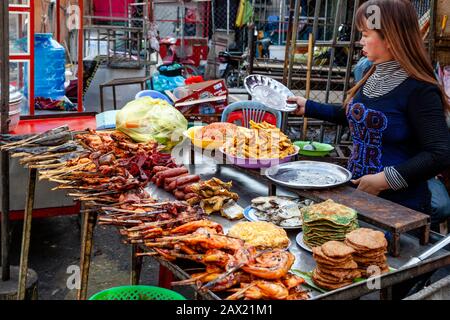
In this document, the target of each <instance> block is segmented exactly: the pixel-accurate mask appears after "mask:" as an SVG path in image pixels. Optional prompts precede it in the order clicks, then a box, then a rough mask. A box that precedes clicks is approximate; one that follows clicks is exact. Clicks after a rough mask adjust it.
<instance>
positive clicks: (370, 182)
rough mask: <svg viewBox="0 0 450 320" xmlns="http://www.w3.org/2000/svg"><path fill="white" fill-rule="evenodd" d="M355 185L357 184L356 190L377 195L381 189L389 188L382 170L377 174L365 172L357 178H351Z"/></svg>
mask: <svg viewBox="0 0 450 320" xmlns="http://www.w3.org/2000/svg"><path fill="white" fill-rule="evenodd" d="M351 182H352V183H353V184H355V185H358V188H357V189H358V190H361V191H364V192H367V193H370V194H373V195H375V196H377V195H378V194H380V192H381V191H384V190H387V189H389V188H390V187H389V184H388V183H387V180H386V176H385V175H384V172H379V173H377V174H367V175H365V176H362V177H361V178H359V179H356V180H351Z"/></svg>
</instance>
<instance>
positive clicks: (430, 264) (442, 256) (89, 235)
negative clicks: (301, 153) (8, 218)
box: [19, 132, 450, 300]
mask: <svg viewBox="0 0 450 320" xmlns="http://www.w3.org/2000/svg"><path fill="white" fill-rule="evenodd" d="M79 133H80V132H79ZM74 134H75V133H74ZM187 150H189V148H188V149H187ZM185 156H189V155H188V154H186V155H185ZM185 158H186V157H185ZM225 170H226V171H225ZM188 171H189V172H190V173H191V174H199V175H200V177H201V179H204V180H206V179H210V178H212V177H215V178H219V179H221V180H223V181H233V191H234V192H237V194H238V195H239V201H238V203H240V204H241V205H242V206H246V205H248V204H249V203H250V201H251V199H252V198H254V197H257V196H261V195H264V194H275V192H276V190H275V187H274V185H272V184H271V183H269V182H268V181H267V180H266V179H262V178H261V177H262V176H261V175H260V172H259V171H256V170H249V169H243V168H239V167H237V166H235V165H223V166H221V169H220V170H218V171H216V172H215V173H211V172H210V171H209V172H208V173H203V172H202V168H201V167H198V166H194V165H190V166H189V168H188ZM37 174H38V169H35V168H31V169H29V179H28V192H27V206H26V211H25V218H24V219H25V225H24V231H25V232H24V233H23V241H22V257H21V271H22V272H21V274H22V275H23V276H22V278H21V286H20V287H19V292H21V293H22V292H23V290H25V286H24V284H25V283H26V274H27V269H28V261H27V256H28V248H29V239H30V235H31V229H30V226H31V217H32V214H33V202H34V192H35V182H36V177H37ZM267 184H268V185H269V188H268V189H265V188H264V185H267ZM248 185H251V186H253V187H252V188H248ZM282 190H283V191H284V192H286V191H287V192H294V193H296V194H297V195H299V196H300V197H301V198H303V199H305V198H306V199H311V200H313V201H321V200H325V199H328V198H331V199H334V200H336V201H340V202H341V203H343V204H344V205H348V206H351V207H353V208H355V209H356V210H358V212H359V220H360V225H361V226H370V227H371V228H373V227H374V226H375V227H377V228H378V229H381V230H383V231H393V232H394V233H395V232H397V234H399V233H400V232H404V231H408V230H411V229H414V228H422V229H423V230H425V231H423V230H422V231H423V232H424V233H423V235H422V239H421V240H422V242H421V245H419V241H417V240H416V239H414V237H412V236H411V235H408V234H405V235H403V236H402V237H398V238H396V239H394V240H395V241H394V242H395V243H394V245H393V246H391V253H392V254H391V256H390V257H388V264H389V266H390V267H391V268H394V269H393V270H392V271H391V272H389V273H387V274H383V275H382V276H381V277H380V281H381V282H380V285H379V286H378V287H377V288H376V290H381V289H383V290H382V298H386V297H389V296H390V291H389V290H390V289H389V288H390V287H392V286H393V285H396V284H398V283H400V282H402V281H404V280H405V279H409V278H411V277H415V276H419V275H421V274H424V273H427V272H430V271H433V270H436V269H438V268H440V267H442V266H445V265H448V263H449V262H450V253H449V252H447V251H446V250H440V251H439V252H437V253H436V255H435V256H434V257H433V258H432V259H430V260H426V261H424V262H422V263H419V264H417V265H415V266H411V267H408V268H405V269H401V270H396V269H399V268H401V267H402V266H403V265H404V264H405V263H406V262H407V261H408V260H409V259H410V258H411V257H412V256H417V255H419V254H420V253H421V252H423V251H424V250H426V249H427V248H429V247H430V245H427V244H426V243H427V241H428V234H427V230H428V228H429V224H428V219H427V217H426V216H424V215H422V214H420V213H414V212H413V211H410V210H409V209H406V208H403V207H401V206H399V205H397V204H394V203H391V202H389V201H386V200H382V199H380V198H377V197H375V196H371V195H368V194H365V193H363V192H360V191H358V190H355V189H353V188H349V187H346V186H343V187H337V188H333V189H330V190H302V191H299V190H293V189H288V188H285V189H282ZM146 191H147V193H148V194H149V195H150V196H151V197H152V198H154V199H157V200H158V201H169V202H170V201H173V200H174V196H173V195H172V194H171V193H168V192H166V191H164V190H163V189H160V188H156V186H155V185H153V184H152V183H150V184H149V185H148V186H147V188H146ZM266 192H267V193H266ZM380 208H381V209H380ZM386 212H387V213H389V212H391V213H392V212H396V213H398V214H403V215H407V216H409V218H405V217H403V218H402V219H400V217H399V216H398V215H396V214H393V215H392V214H391V215H389V216H388V215H387V214H386ZM101 213H102V211H101V210H100V211H99V210H84V211H83V214H84V221H83V226H82V230H83V231H82V232H83V238H82V247H81V288H80V289H79V292H78V299H86V298H87V286H88V280H89V267H90V260H91V254H92V248H93V232H94V228H95V225H96V223H97V217H98V215H99V214H101ZM383 214H384V215H385V216H386V219H384V220H383V219H382V217H383ZM209 219H210V220H212V221H215V222H217V223H220V224H221V225H222V227H223V228H224V231H225V232H226V231H227V230H228V229H229V228H230V227H231V226H233V225H234V224H235V223H236V221H230V220H227V219H225V218H223V217H220V216H216V215H211V216H209ZM394 221H396V223H394ZM114 229H115V228H111V230H112V231H113V230H114ZM297 234H298V230H290V231H288V236H289V238H290V241H291V244H290V246H289V248H288V250H289V251H290V252H291V253H292V254H294V256H295V262H294V265H293V267H292V269H296V270H300V271H302V272H310V271H311V270H312V269H313V268H314V264H315V261H314V259H313V257H312V255H311V253H309V252H307V251H305V250H303V249H302V248H300V247H299V246H298V245H297V244H296V240H295V238H296V235H297ZM392 248H394V250H392ZM147 251H148V248H147V247H146V246H144V245H141V244H132V260H131V275H130V279H131V283H132V284H138V283H139V278H140V274H141V268H142V257H143V255H145V253H146V252H147ZM151 255H152V256H153V254H151ZM154 258H155V259H156V261H158V262H159V263H160V265H161V266H162V267H163V268H162V271H163V272H161V273H160V285H161V286H166V287H168V286H170V282H171V281H172V277H171V275H170V273H168V272H167V270H168V271H170V272H171V273H173V274H174V275H175V277H177V278H179V279H189V277H190V276H189V274H188V272H187V270H188V269H190V268H191V267H192V264H189V263H184V262H183V261H179V260H177V261H175V262H173V261H168V260H165V259H164V258H163V257H155V256H154ZM368 281H372V279H371V278H369V279H367V280H363V281H362V282H358V283H355V284H353V285H350V286H348V287H344V288H341V289H338V290H333V291H330V292H325V291H318V290H317V289H314V288H309V287H306V288H307V289H308V290H309V294H310V298H311V299H342V298H347V299H350V298H357V297H360V296H362V295H365V294H368V293H371V292H373V291H376V290H375V289H374V288H372V289H371V287H368V286H367V282H368ZM193 287H194V289H196V291H197V297H198V298H201V299H214V300H217V299H223V298H224V296H223V294H216V293H214V292H211V291H209V290H198V288H197V287H195V285H193Z"/></svg>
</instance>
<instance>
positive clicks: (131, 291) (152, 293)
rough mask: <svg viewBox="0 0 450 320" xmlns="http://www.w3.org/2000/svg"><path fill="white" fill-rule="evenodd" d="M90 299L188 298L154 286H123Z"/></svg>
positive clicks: (97, 294) (102, 292) (104, 291)
mask: <svg viewBox="0 0 450 320" xmlns="http://www.w3.org/2000/svg"><path fill="white" fill-rule="evenodd" d="M89 300H186V298H185V297H183V296H182V295H181V294H179V293H177V292H175V291H172V290H169V289H165V288H160V287H154V286H122V287H114V288H110V289H106V290H103V291H100V292H98V293H96V294H94V295H93V296H92V297H90V298H89Z"/></svg>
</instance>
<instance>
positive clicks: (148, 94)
mask: <svg viewBox="0 0 450 320" xmlns="http://www.w3.org/2000/svg"><path fill="white" fill-rule="evenodd" d="M142 97H151V98H153V99H163V100H166V101H167V102H168V103H170V104H171V105H173V101H172V100H170V99H169V98H168V97H167V96H166V95H164V94H162V93H161V92H159V91H156V90H142V91H139V92H138V93H136V96H135V97H134V98H135V99H138V98H142Z"/></svg>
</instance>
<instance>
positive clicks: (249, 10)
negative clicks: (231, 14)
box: [236, 0, 253, 28]
mask: <svg viewBox="0 0 450 320" xmlns="http://www.w3.org/2000/svg"><path fill="white" fill-rule="evenodd" d="M252 17H253V7H252V4H251V2H250V0H240V2H239V8H238V13H237V15H236V27H238V28H242V27H243V26H245V25H246V24H247V23H249V22H250V21H251V20H252Z"/></svg>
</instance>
